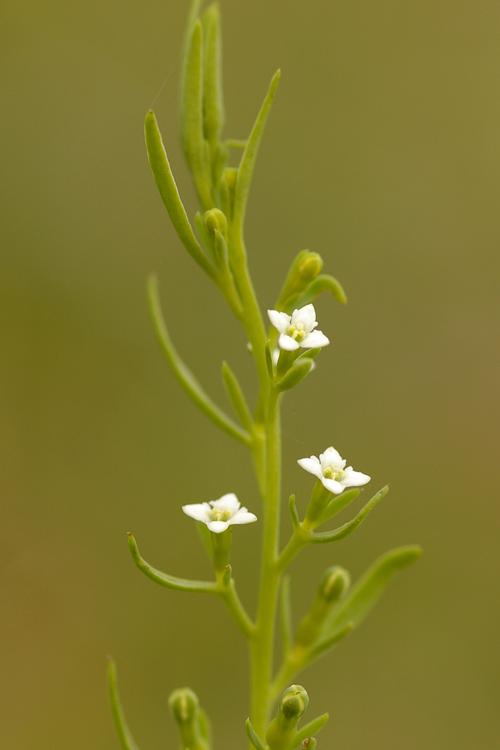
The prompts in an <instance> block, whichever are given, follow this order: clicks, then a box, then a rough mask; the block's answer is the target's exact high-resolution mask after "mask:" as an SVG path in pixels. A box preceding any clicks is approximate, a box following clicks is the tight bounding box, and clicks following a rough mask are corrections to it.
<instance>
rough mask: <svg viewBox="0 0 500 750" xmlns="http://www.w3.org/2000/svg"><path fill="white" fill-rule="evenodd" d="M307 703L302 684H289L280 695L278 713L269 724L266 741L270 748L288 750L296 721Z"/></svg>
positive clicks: (294, 733) (294, 731) (293, 735)
mask: <svg viewBox="0 0 500 750" xmlns="http://www.w3.org/2000/svg"><path fill="white" fill-rule="evenodd" d="M308 705H309V696H308V695H307V692H306V690H305V689H304V688H303V687H302V685H291V686H290V687H289V688H288V689H287V690H285V692H284V693H283V695H282V698H281V702H280V705H279V709H278V713H277V714H276V716H275V717H274V719H273V720H272V722H271V723H270V725H269V729H268V730H267V734H266V741H267V744H268V745H269V748H270V750H288V748H290V747H292V745H293V739H294V737H295V735H296V732H297V723H298V721H299V719H300V718H301V716H302V715H303V713H304V712H305V711H306V709H307V707H308Z"/></svg>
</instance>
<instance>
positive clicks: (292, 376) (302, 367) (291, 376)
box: [276, 359, 313, 391]
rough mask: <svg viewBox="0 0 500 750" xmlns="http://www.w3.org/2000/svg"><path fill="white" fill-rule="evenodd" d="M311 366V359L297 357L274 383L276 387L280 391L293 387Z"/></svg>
mask: <svg viewBox="0 0 500 750" xmlns="http://www.w3.org/2000/svg"><path fill="white" fill-rule="evenodd" d="M312 368H313V360H312V359H297V360H296V361H295V362H294V364H293V365H292V366H291V367H290V369H289V370H288V371H287V372H286V374H285V375H283V377H282V378H281V379H280V380H278V382H277V383H276V388H278V390H280V391H289V390H290V388H295V386H296V385H298V384H299V383H300V382H301V381H302V380H304V378H306V377H307V376H308V375H309V373H310V372H311V370H312Z"/></svg>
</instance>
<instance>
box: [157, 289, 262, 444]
mask: <svg viewBox="0 0 500 750" xmlns="http://www.w3.org/2000/svg"><path fill="white" fill-rule="evenodd" d="M148 298H149V307H150V312H151V318H152V320H153V325H154V328H155V332H156V336H157V338H158V341H159V343H160V346H161V348H162V350H163V353H164V355H165V359H166V360H167V362H168V364H169V366H170V369H171V370H172V372H173V374H174V375H175V377H176V378H177V381H178V382H179V383H180V385H181V386H182V388H184V390H185V391H186V393H187V394H188V396H189V397H190V398H191V400H192V401H193V402H194V403H195V404H196V406H198V408H199V409H200V410H201V411H202V412H203V413H204V414H206V416H207V417H208V418H209V419H211V420H212V422H213V423H214V424H216V425H217V427H220V429H221V430H223V431H224V432H227V433H228V435H231V436H232V437H234V438H236V439H237V440H239V441H240V442H242V443H244V444H245V445H248V444H249V443H250V436H249V434H248V433H247V432H245V431H243V430H242V429H241V428H240V427H239V426H238V425H237V424H236V423H235V422H233V420H232V419H230V418H229V417H228V416H227V415H226V414H225V413H224V412H223V411H222V410H221V409H220V408H219V407H218V406H217V405H216V404H215V403H214V402H213V401H212V400H211V398H210V397H209V396H208V395H207V394H206V393H205V391H204V390H203V388H202V387H201V385H200V384H199V383H198V381H197V380H196V378H195V377H194V375H193V374H192V372H191V371H190V370H189V369H188V367H187V366H186V365H185V364H184V362H183V361H182V360H181V358H180V357H179V355H178V353H177V351H176V349H175V347H174V345H173V343H172V340H171V338H170V335H169V333H168V329H167V326H166V323H165V320H164V318H163V314H162V311H161V305H160V299H159V294H158V281H157V279H156V277H154V276H152V277H150V279H149V282H148Z"/></svg>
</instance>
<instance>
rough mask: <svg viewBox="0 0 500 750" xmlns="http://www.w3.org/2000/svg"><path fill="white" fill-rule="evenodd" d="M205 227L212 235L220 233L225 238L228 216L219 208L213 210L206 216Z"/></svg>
mask: <svg viewBox="0 0 500 750" xmlns="http://www.w3.org/2000/svg"><path fill="white" fill-rule="evenodd" d="M203 218H204V221H205V226H206V228H207V230H208V231H209V232H210V234H215V232H217V231H218V232H220V233H221V234H222V236H223V237H225V236H226V235H227V219H226V215H225V214H224V213H223V211H221V210H220V209H219V208H212V209H210V211H207V212H206V213H205V215H204V217H203Z"/></svg>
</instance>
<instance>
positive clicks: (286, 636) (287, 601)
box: [280, 576, 293, 654]
mask: <svg viewBox="0 0 500 750" xmlns="http://www.w3.org/2000/svg"><path fill="white" fill-rule="evenodd" d="M290 583H291V579H290V576H285V577H284V578H283V581H282V583H281V590H280V625H281V643H282V648H283V654H287V653H288V650H289V649H290V647H291V645H292V641H293V625H292V604H291V595H290Z"/></svg>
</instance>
